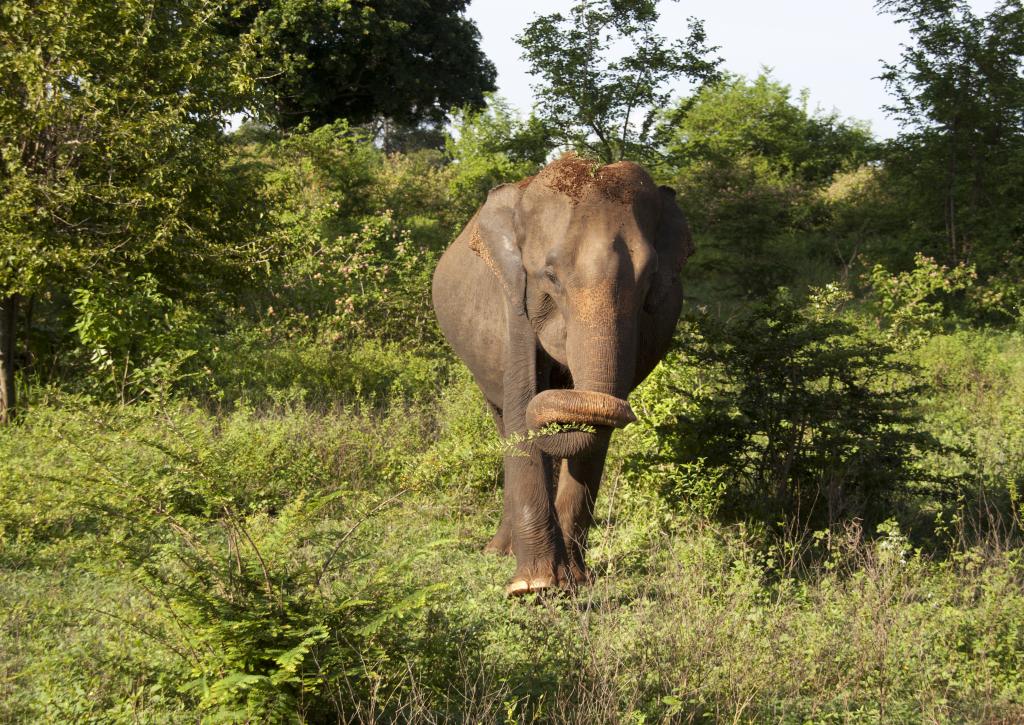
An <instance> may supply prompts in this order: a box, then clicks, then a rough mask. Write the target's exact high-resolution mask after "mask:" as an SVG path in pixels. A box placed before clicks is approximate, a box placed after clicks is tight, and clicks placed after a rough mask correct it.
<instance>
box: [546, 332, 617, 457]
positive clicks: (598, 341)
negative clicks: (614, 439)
mask: <svg viewBox="0 0 1024 725" xmlns="http://www.w3.org/2000/svg"><path fill="white" fill-rule="evenodd" d="M602 332H603V333H604V334H601V333H598V332H596V331H593V330H586V331H584V332H583V334H580V335H579V336H576V335H572V334H570V336H569V339H568V341H567V342H568V345H567V350H566V351H567V353H568V362H569V369H570V371H571V372H572V376H573V380H574V387H573V388H572V389H567V390H566V389H554V390H544V391H542V392H540V393H538V394H537V395H535V396H534V397H533V399H531V400H530V402H529V404H528V405H527V407H526V424H527V428H528V429H530V430H533V431H536V430H538V429H541V428H543V427H544V426H547V425H550V424H553V423H555V424H558V423H561V424H566V425H569V426H572V425H588V426H594V427H596V428H597V431H596V432H589V431H573V430H569V431H558V432H553V433H551V434H548V435H543V436H540V437H538V438H537V439H536V443H535V444H536V445H537V446H538V447H539V448H540V449H541V450H543V451H544V452H545V453H548V454H550V455H554V456H558V457H562V458H569V457H572V456H574V455H577V454H579V453H582V452H584V451H586V450H589V449H590V448H591V447H592V446H593V445H595V444H596V443H597V442H598V440H607V436H609V435H610V434H611V430H612V429H613V428H622V427H624V426H627V425H629V424H630V423H632V422H633V421H635V420H636V416H635V415H634V414H633V410H632V408H630V407H629V403H628V402H626V400H625V397H626V395H627V394H628V393H629V390H630V388H631V382H632V379H633V373H634V371H635V365H636V361H635V358H634V354H633V353H634V349H635V348H634V336H633V335H632V334H630V328H629V326H628V325H625V326H623V327H621V328H613V331H612V334H608V333H607V332H604V331H602Z"/></svg>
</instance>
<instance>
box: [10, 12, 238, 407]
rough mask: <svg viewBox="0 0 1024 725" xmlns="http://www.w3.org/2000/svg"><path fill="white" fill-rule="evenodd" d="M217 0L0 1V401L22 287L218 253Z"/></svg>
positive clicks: (49, 286)
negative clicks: (215, 199) (214, 199)
mask: <svg viewBox="0 0 1024 725" xmlns="http://www.w3.org/2000/svg"><path fill="white" fill-rule="evenodd" d="M224 2H226V0H119V2H116V3H111V2H107V1H106V0H6V1H5V2H4V3H3V4H2V5H0V49H2V50H0V311H2V313H0V341H2V343H0V348H2V349H0V357H2V362H0V378H2V380H0V390H3V391H4V392H3V395H2V397H0V417H2V418H9V417H10V416H11V411H12V410H13V409H14V407H15V401H14V398H13V391H14V384H13V373H14V370H13V368H14V364H13V363H14V349H15V340H16V339H17V334H16V333H17V330H16V329H15V322H16V321H17V319H18V315H17V307H18V300H19V299H26V298H31V297H32V296H33V295H37V294H40V293H52V292H53V291H54V290H56V289H59V288H61V287H65V288H69V287H76V286H85V284H86V282H87V281H88V280H94V281H96V282H97V283H99V282H101V281H102V279H103V278H104V276H105V275H106V274H107V273H109V272H110V271H111V270H113V269H116V268H121V269H131V270H137V271H142V270H148V269H156V270H158V271H160V273H161V275H162V277H163V278H164V279H167V278H169V277H178V278H179V279H181V278H183V277H185V276H188V275H189V274H194V273H205V272H206V271H208V270H209V269H210V268H211V267H214V266H215V261H216V259H217V255H216V254H213V253H212V252H213V250H214V249H215V248H216V249H217V250H219V252H220V253H221V255H222V256H223V255H227V256H231V255H233V254H237V255H244V254H245V250H244V249H232V248H231V245H230V244H229V243H225V240H224V239H223V238H221V237H220V236H219V235H220V234H221V231H220V230H219V226H220V223H219V222H218V221H217V220H216V216H217V213H218V210H217V208H216V205H215V204H213V203H211V198H212V197H213V196H214V195H215V194H216V191H215V189H214V188H213V186H214V185H213V183H212V182H211V179H213V178H215V177H216V176H217V170H218V168H219V164H220V159H221V153H220V150H221V143H222V137H223V133H222V126H223V118H224V115H225V114H226V113H228V112H231V111H233V110H239V109H241V108H242V107H243V106H244V105H246V98H247V97H246V96H245V95H243V94H242V93H240V90H244V86H245V84H244V77H242V76H240V75H238V74H237V73H236V66H235V63H234V57H235V56H234V52H235V50H234V45H235V44H233V43H232V42H230V41H229V40H227V39H225V38H224V37H222V36H220V35H218V34H217V33H215V32H213V28H212V25H211V20H212V19H213V18H215V17H217V16H218V14H220V13H221V12H223V5H224Z"/></svg>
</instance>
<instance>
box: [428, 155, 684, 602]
mask: <svg viewBox="0 0 1024 725" xmlns="http://www.w3.org/2000/svg"><path fill="white" fill-rule="evenodd" d="M692 252H693V243H692V239H691V236H690V232H689V228H688V227H687V224H686V220H685V219H684V217H683V214H682V212H681V211H680V209H679V207H678V205H677V204H676V201H675V192H674V191H672V190H671V189H669V188H668V187H659V186H657V185H656V184H655V183H654V182H653V181H652V180H651V177H650V176H649V175H648V174H647V172H646V171H644V169H643V168H642V167H640V166H638V165H637V164H634V163H632V162H628V161H620V162H618V163H615V164H611V165H608V166H603V167H598V166H595V165H593V164H591V163H589V162H587V161H584V160H582V159H580V158H578V157H576V156H574V155H571V154H570V155H566V156H563V157H562V158H560V159H558V160H557V161H554V162H552V163H551V164H549V165H548V166H547V167H545V168H544V169H543V170H542V171H541V172H540V173H539V174H537V175H536V176H534V177H531V178H528V179H525V180H523V181H521V182H519V183H515V184H505V185H503V186H499V187H496V188H494V189H492V190H491V192H490V193H489V194H488V197H487V201H486V202H485V203H484V205H483V206H482V207H481V208H480V209H479V210H478V211H477V213H476V215H475V216H474V217H473V219H472V220H470V222H469V224H467V225H466V228H465V229H464V230H463V231H462V233H461V234H460V235H459V237H458V238H457V239H456V240H455V241H454V242H453V243H452V244H451V246H450V247H449V248H448V249H447V251H446V252H445V253H444V255H443V256H442V257H441V260H440V262H439V263H438V266H437V270H436V271H435V273H434V283H433V299H434V310H435V311H436V313H437V318H438V321H439V322H440V325H441V330H442V332H443V333H444V335H445V337H446V338H447V339H448V341H449V342H450V343H451V345H452V347H453V348H454V349H455V352H456V353H457V354H458V355H459V357H460V358H462V360H463V361H464V362H465V363H466V365H467V366H468V367H469V369H470V371H471V372H472V374H473V377H474V379H475V380H476V382H477V384H478V385H479V387H480V389H481V390H482V391H483V394H484V397H485V398H486V400H487V403H488V405H489V406H490V409H491V411H492V413H493V415H494V420H495V423H496V424H497V427H498V432H499V433H500V434H501V435H502V436H505V437H508V436H512V435H513V434H519V435H520V436H527V434H528V432H529V431H535V430H537V429H538V428H541V427H543V426H545V425H548V424H551V423H559V424H567V425H569V426H571V425H573V424H575V425H577V426H579V425H581V424H585V425H587V426H590V430H559V431H558V432H555V433H552V434H550V435H541V436H536V437H533V438H531V439H530V440H529V441H528V442H527V443H525V444H522V445H521V446H520V448H521V449H522V450H519V451H514V452H512V453H510V454H508V455H506V456H505V461H504V463H505V499H504V510H503V513H502V519H501V524H500V525H499V528H498V532H497V534H496V535H495V536H494V538H493V539H492V540H491V542H490V543H489V544H488V545H487V547H486V548H487V550H488V551H492V552H497V553H511V554H514V555H515V558H516V571H515V574H514V575H513V577H512V580H511V582H510V583H509V585H508V588H507V591H508V593H509V594H520V593H525V592H528V591H536V590H540V589H546V588H549V587H559V586H567V587H571V586H573V585H576V584H581V583H585V582H587V581H589V574H588V572H587V568H586V564H585V562H584V553H585V550H586V540H587V531H588V529H589V528H590V525H591V522H592V518H593V510H594V499H595V497H596V495H597V490H598V486H599V484H600V481H601V473H602V470H603V468H604V460H605V454H606V452H607V450H608V442H609V439H610V438H611V433H612V430H613V429H614V428H617V427H622V426H625V425H627V424H628V423H630V422H631V421H633V420H634V417H633V411H632V410H631V409H630V407H629V403H628V402H626V396H627V395H628V394H629V392H630V391H631V390H633V388H635V387H636V386H637V385H638V384H639V383H640V381H642V380H643V379H644V378H645V377H646V376H647V374H648V373H650V371H651V370H652V369H653V368H654V366H655V365H656V364H657V362H658V360H660V359H661V358H662V357H663V356H664V354H665V352H666V351H667V349H668V347H669V344H670V341H671V338H672V333H673V330H674V329H675V325H676V322H677V320H678V318H679V311H680V308H681V305H682V287H681V285H680V282H679V272H680V269H681V268H682V266H683V263H684V262H685V261H686V258H687V257H688V256H689V255H690V254H691V253H692ZM562 427H563V428H564V427H565V426H562ZM527 437H529V436H527Z"/></svg>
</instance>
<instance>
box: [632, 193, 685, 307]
mask: <svg viewBox="0 0 1024 725" xmlns="http://www.w3.org/2000/svg"><path fill="white" fill-rule="evenodd" d="M658 191H659V193H660V195H661V219H660V220H659V222H658V231H657V232H656V233H655V236H654V249H655V251H657V252H658V271H657V272H656V273H655V275H654V279H653V280H651V289H650V292H648V293H647V300H646V301H645V302H644V309H645V310H646V311H647V312H654V311H655V310H657V308H658V306H659V305H661V303H662V302H663V301H664V300H665V297H666V296H667V295H668V293H669V292H670V291H671V290H672V286H673V285H674V284H675V283H676V282H677V280H678V279H679V273H680V272H681V271H682V269H683V264H684V263H685V262H686V258H687V257H689V256H690V255H691V254H693V250H694V247H693V235H691V234H690V225H689V224H687V223H686V217H684V216H683V212H682V210H681V209H680V208H679V205H678V204H677V203H676V192H675V190H674V189H672V188H671V187H668V186H659V187H658Z"/></svg>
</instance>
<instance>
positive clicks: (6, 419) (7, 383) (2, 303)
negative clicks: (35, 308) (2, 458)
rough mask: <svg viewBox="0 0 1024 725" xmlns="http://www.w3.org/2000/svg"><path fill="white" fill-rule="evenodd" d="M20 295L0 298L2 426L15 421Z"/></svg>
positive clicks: (0, 420) (0, 398)
mask: <svg viewBox="0 0 1024 725" xmlns="http://www.w3.org/2000/svg"><path fill="white" fill-rule="evenodd" d="M17 312H18V295H9V296H7V297H0V424H6V423H10V422H11V421H12V420H14V414H15V412H16V409H17V406H16V405H15V402H16V401H15V398H14V395H15V391H14V339H15V324H16V323H17V319H18V318H17Z"/></svg>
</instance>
